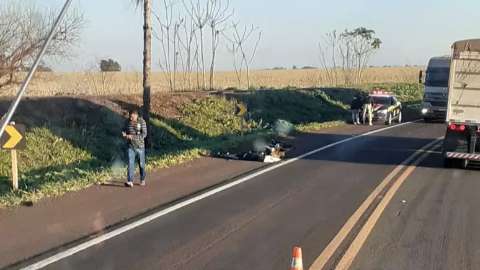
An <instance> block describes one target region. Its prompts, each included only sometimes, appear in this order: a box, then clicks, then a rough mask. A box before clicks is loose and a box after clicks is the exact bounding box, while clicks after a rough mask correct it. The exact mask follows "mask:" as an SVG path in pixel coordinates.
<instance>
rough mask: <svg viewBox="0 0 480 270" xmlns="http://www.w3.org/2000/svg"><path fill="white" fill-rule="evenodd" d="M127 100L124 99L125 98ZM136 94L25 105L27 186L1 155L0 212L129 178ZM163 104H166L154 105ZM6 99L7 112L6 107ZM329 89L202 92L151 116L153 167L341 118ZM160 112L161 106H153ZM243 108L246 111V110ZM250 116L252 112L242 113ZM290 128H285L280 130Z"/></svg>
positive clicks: (22, 161) (23, 173) (21, 118)
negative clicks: (128, 143)
mask: <svg viewBox="0 0 480 270" xmlns="http://www.w3.org/2000/svg"><path fill="white" fill-rule="evenodd" d="M122 100H123V101H122ZM128 101H130V98H129V97H117V98H109V99H105V100H102V102H98V98H97V99H88V98H84V99H82V98H44V99H29V100H25V101H24V102H22V106H21V107H20V108H19V111H18V112H17V114H16V116H15V121H16V122H18V123H25V124H26V125H27V127H28V131H27V134H26V139H27V149H26V150H24V151H20V152H19V170H20V189H19V190H18V191H12V190H11V188H10V181H9V177H10V156H9V153H8V152H1V153H0V175H1V177H0V207H9V206H15V205H19V204H21V203H23V202H35V201H38V200H39V199H42V198H45V197H53V196H59V195H62V194H64V193H66V192H69V191H76V190H80V189H83V188H86V187H88V186H90V185H92V184H95V183H102V182H105V181H108V180H110V179H115V178H117V179H123V178H124V177H125V163H124V160H125V157H124V151H123V147H124V142H123V141H122V139H121V138H120V137H119V136H118V135H119V132H120V130H121V128H122V125H123V123H124V119H125V118H124V116H123V114H124V113H125V112H126V110H127V109H128V107H130V106H131V105H132V104H129V102H128ZM153 102H154V103H157V104H155V105H157V107H162V105H163V104H164V103H163V101H155V98H154V99H153ZM6 104H7V103H6V102H3V104H0V105H2V106H3V107H5V106H6ZM340 105H342V104H341V103H339V102H337V101H334V100H332V99H330V98H326V96H325V95H324V94H323V92H314V91H310V92H304V91H293V90H275V91H262V92H260V91H257V92H255V91H252V92H242V93H241V94H233V95H228V96H219V95H216V96H206V95H198V96H195V97H193V98H191V99H189V100H185V101H184V102H183V103H181V104H175V105H170V106H176V108H171V109H172V110H174V111H175V113H173V115H175V116H174V117H173V116H168V115H165V114H164V113H162V112H160V111H154V112H153V113H152V119H153V120H152V125H153V126H152V134H153V149H152V150H150V151H149V153H148V161H149V162H148V167H149V169H154V168H164V167H169V166H172V165H175V164H178V163H181V162H184V161H187V160H192V159H194V158H196V157H199V156H200V155H201V154H202V153H204V152H208V151H213V150H221V149H231V148H235V147H237V146H239V145H240V144H245V143H248V142H253V141H254V140H256V139H258V138H259V137H268V136H272V134H273V133H274V131H277V130H276V129H278V128H279V127H278V125H277V126H275V122H276V121H277V120H278V119H284V120H285V122H281V123H291V125H292V126H293V127H294V126H295V125H302V126H305V125H307V124H309V123H321V122H327V121H336V120H342V119H343V118H344V116H345V114H346V111H345V108H344V105H342V106H340ZM154 107H155V106H154ZM244 109H247V110H246V111H245V110H244ZM243 112H245V113H243ZM280 129H283V127H280Z"/></svg>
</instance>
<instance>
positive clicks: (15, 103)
mask: <svg viewBox="0 0 480 270" xmlns="http://www.w3.org/2000/svg"><path fill="white" fill-rule="evenodd" d="M71 3H72V0H67V1H66V2H65V5H64V6H63V8H62V11H61V12H60V15H58V18H57V20H56V21H55V23H54V24H53V27H52V30H51V31H50V33H49V34H48V37H47V40H46V41H45V43H44V44H43V47H42V50H41V51H40V53H39V54H38V56H37V58H36V59H35V62H34V63H33V66H32V68H31V69H30V71H29V72H28V76H27V78H25V80H24V81H23V83H22V86H21V87H20V90H19V91H18V93H17V96H16V98H15V100H14V101H13V103H12V104H11V105H10V108H9V109H8V111H7V114H6V116H5V117H4V118H3V121H2V126H1V128H0V137H2V136H3V133H4V132H5V128H6V127H7V125H8V123H9V122H10V120H11V119H12V116H13V114H14V113H15V110H16V109H17V107H18V104H19V103H20V100H21V99H22V96H23V94H24V93H25V91H26V90H27V86H28V84H29V83H30V81H31V80H32V78H33V74H35V71H36V70H37V68H38V65H39V64H40V60H41V59H42V57H43V55H44V54H45V52H46V51H47V47H48V45H49V44H50V42H51V41H52V39H53V36H54V34H55V31H56V30H57V28H58V25H59V24H60V22H61V21H62V19H63V17H65V14H66V13H67V10H68V7H69V6H70V4H71Z"/></svg>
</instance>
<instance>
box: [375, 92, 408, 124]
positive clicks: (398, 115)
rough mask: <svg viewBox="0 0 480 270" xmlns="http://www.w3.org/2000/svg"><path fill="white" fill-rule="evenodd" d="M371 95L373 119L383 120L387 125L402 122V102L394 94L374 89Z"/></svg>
mask: <svg viewBox="0 0 480 270" xmlns="http://www.w3.org/2000/svg"><path fill="white" fill-rule="evenodd" d="M369 97H370V98H371V99H373V121H379V122H380V121H383V122H384V123H385V124H386V125H391V124H392V123H393V122H394V121H395V122H398V123H401V122H402V103H401V102H400V101H398V99H397V98H396V97H395V96H394V95H393V94H391V93H388V92H384V91H373V92H372V93H371V94H370V95H369Z"/></svg>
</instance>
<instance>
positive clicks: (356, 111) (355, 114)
mask: <svg viewBox="0 0 480 270" xmlns="http://www.w3.org/2000/svg"><path fill="white" fill-rule="evenodd" d="M360 109H362V101H361V99H360V96H359V95H356V96H355V97H354V98H353V100H352V103H351V104H350V110H351V111H352V123H353V124H354V125H360Z"/></svg>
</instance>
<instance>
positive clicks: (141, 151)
mask: <svg viewBox="0 0 480 270" xmlns="http://www.w3.org/2000/svg"><path fill="white" fill-rule="evenodd" d="M128 118H129V119H128V120H127V121H126V123H125V127H124V129H123V131H122V135H123V138H125V140H126V141H127V144H128V150H127V154H128V181H127V182H126V183H125V186H127V187H133V178H134V176H135V161H136V160H137V157H138V165H139V167H140V185H141V186H145V176H146V173H145V138H146V137H147V124H146V123H145V120H143V118H141V117H139V115H138V111H137V110H131V111H130V112H129V117H128Z"/></svg>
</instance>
